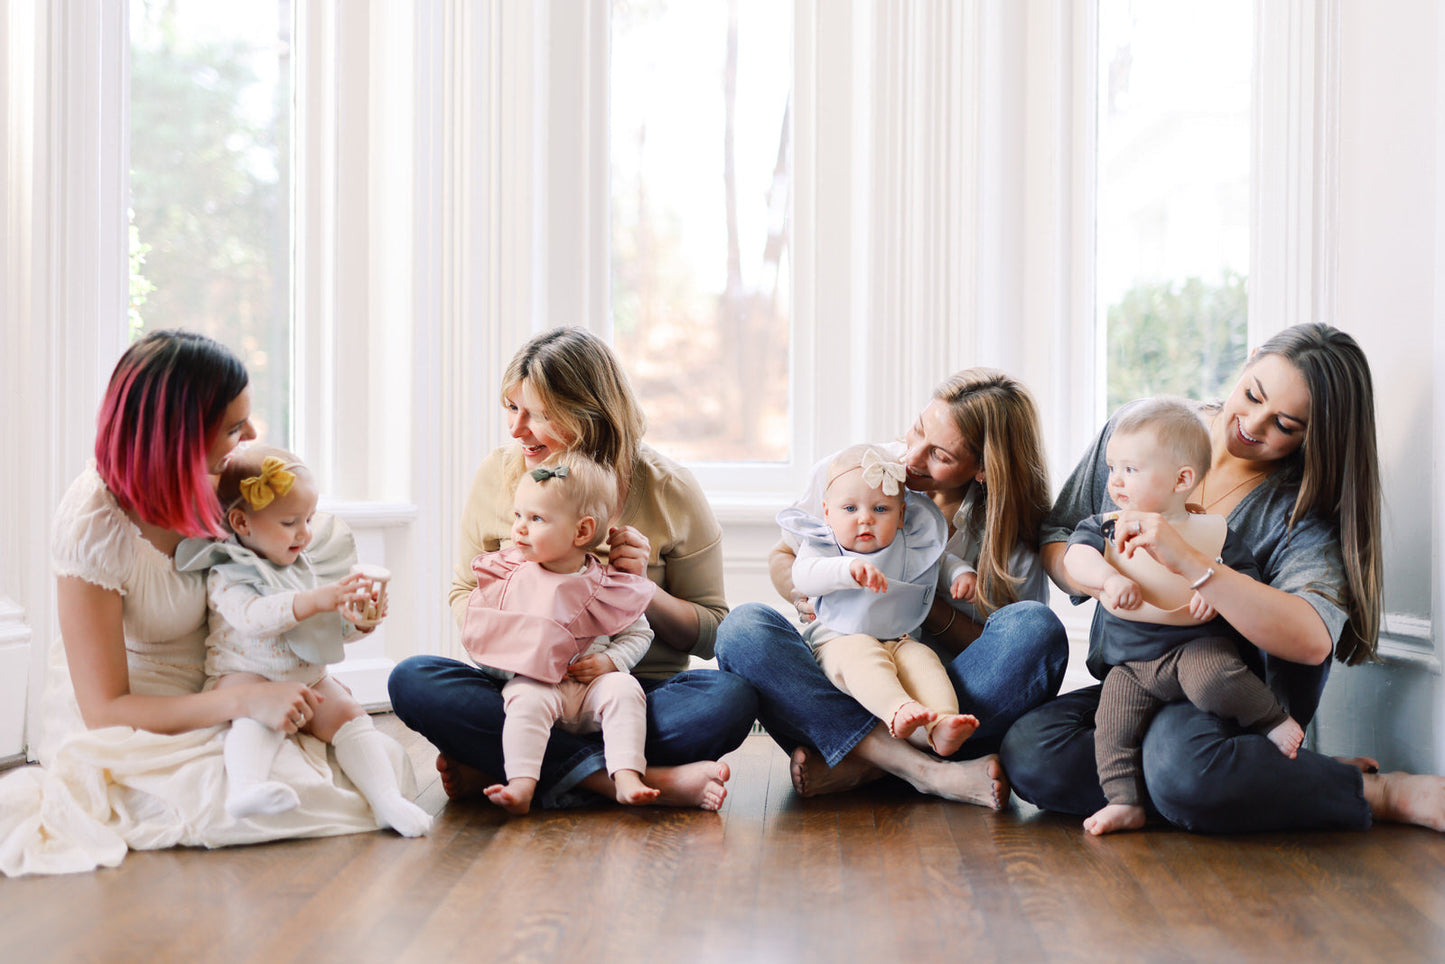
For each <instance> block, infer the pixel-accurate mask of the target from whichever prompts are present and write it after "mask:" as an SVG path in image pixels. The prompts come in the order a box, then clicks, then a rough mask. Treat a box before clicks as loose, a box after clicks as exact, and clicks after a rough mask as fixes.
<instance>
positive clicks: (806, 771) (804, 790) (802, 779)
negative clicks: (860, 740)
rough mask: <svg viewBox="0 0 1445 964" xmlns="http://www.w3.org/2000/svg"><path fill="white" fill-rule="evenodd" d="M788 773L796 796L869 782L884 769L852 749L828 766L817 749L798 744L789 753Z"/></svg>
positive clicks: (812, 794)
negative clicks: (857, 754)
mask: <svg viewBox="0 0 1445 964" xmlns="http://www.w3.org/2000/svg"><path fill="white" fill-rule="evenodd" d="M889 739H892V737H890V738H889ZM788 774H789V775H790V776H791V777H792V778H793V792H794V793H796V794H797V795H798V796H800V797H820V796H822V795H823V794H826V793H841V792H842V791H844V790H852V789H853V788H854V787H861V786H862V785H863V784H865V783H872V782H873V781H874V780H877V779H878V778H879V777H881V776H883V771H882V770H880V769H878V768H877V767H875V766H874V765H873V764H871V763H868V762H867V761H865V760H863V759H861V758H860V757H858V756H856V755H855V754H852V753H850V754H848V755H847V756H845V757H844V758H843V759H841V760H839V761H838V765H837V766H835V767H831V768H830V767H829V766H828V764H827V762H825V761H824V760H823V758H822V756H820V755H819V754H818V751H817V750H814V749H813V748H812V747H807V746H800V747H798V748H797V749H795V750H794V751H793V753H792V757H791V758H790V760H789V765H788Z"/></svg>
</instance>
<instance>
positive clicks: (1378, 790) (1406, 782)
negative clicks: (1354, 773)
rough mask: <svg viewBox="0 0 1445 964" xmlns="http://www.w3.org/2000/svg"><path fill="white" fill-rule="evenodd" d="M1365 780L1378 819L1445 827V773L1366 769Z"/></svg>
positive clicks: (1366, 793)
mask: <svg viewBox="0 0 1445 964" xmlns="http://www.w3.org/2000/svg"><path fill="white" fill-rule="evenodd" d="M1364 780H1365V802H1366V803H1368V804H1369V805H1370V812H1371V813H1372V814H1373V815H1374V817H1375V819H1376V820H1390V821H1393V822H1395V823H1413V824H1416V825H1417V826H1421V827H1429V828H1430V829H1431V830H1438V831H1445V777H1437V776H1430V775H1429V774H1419V773H1405V772H1403V771H1398V770H1397V771H1395V772H1393V773H1366V774H1365V775H1364Z"/></svg>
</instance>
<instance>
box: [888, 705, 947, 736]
mask: <svg viewBox="0 0 1445 964" xmlns="http://www.w3.org/2000/svg"><path fill="white" fill-rule="evenodd" d="M937 717H938V714H937V713H935V712H933V711H932V710H930V709H929V708H928V707H926V706H924V705H923V704H922V703H919V702H917V701H916V700H914V701H910V702H907V703H904V704H903V705H902V706H900V707H899V708H898V709H897V710H896V711H895V712H894V714H893V721H892V722H891V723H889V724H888V732H889V733H890V734H891V735H892V736H894V737H897V738H898V739H900V740H906V739H908V738H909V737H910V736H912V735H913V731H914V730H917V729H918V728H919V727H920V726H925V725H927V724H929V723H932V722H933V721H934V720H935V719H937Z"/></svg>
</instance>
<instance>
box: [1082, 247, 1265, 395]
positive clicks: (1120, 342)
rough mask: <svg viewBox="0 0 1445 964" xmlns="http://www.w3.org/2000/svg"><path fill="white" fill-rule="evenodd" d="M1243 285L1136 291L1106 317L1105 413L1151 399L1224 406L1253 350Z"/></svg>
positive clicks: (1198, 282) (1227, 277)
mask: <svg viewBox="0 0 1445 964" xmlns="http://www.w3.org/2000/svg"><path fill="white" fill-rule="evenodd" d="M1245 308H1246V292H1245V277H1244V275H1241V274H1238V273H1236V272H1233V271H1226V272H1225V274H1224V277H1223V279H1222V280H1221V281H1220V282H1219V283H1218V284H1209V283H1207V282H1205V281H1204V280H1202V279H1200V278H1187V279H1185V280H1184V281H1183V282H1178V281H1162V282H1154V283H1150V284H1141V285H1136V286H1135V287H1133V288H1130V289H1129V290H1128V291H1126V292H1125V293H1124V296H1123V297H1122V298H1120V299H1119V301H1118V302H1117V303H1116V304H1113V305H1110V306H1109V310H1108V315H1107V318H1108V326H1109V327H1108V345H1109V347H1108V360H1107V369H1106V371H1107V372H1108V405H1109V408H1108V410H1109V411H1110V412H1112V411H1114V409H1116V408H1118V407H1119V406H1120V405H1122V404H1124V403H1125V402H1128V401H1131V400H1133V399H1136V398H1142V397H1144V396H1146V395H1160V394H1170V395H1183V396H1184V397H1186V398H1193V399H1198V400H1200V401H1208V400H1210V399H1215V398H1223V397H1224V396H1225V395H1226V394H1227V393H1228V392H1229V389H1230V387H1231V386H1232V385H1233V382H1234V379H1235V378H1236V377H1237V376H1238V375H1239V370H1240V367H1241V366H1242V365H1243V364H1244V360H1245V355H1246V353H1247V350H1248V346H1247V342H1246V338H1247V332H1246V328H1245Z"/></svg>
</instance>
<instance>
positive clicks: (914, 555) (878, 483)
mask: <svg viewBox="0 0 1445 964" xmlns="http://www.w3.org/2000/svg"><path fill="white" fill-rule="evenodd" d="M906 483H907V471H906V470H905V468H904V466H903V464H902V463H901V462H898V461H897V460H895V459H892V458H890V457H889V456H888V454H887V453H886V452H884V451H883V450H881V449H879V448H878V447H877V446H874V445H855V446H852V447H851V448H847V449H844V450H843V451H842V452H840V453H838V455H837V456H835V457H834V459H833V460H832V462H831V463H829V466H828V473H827V480H826V483H825V486H824V490H823V518H822V519H818V518H817V517H815V516H812V515H810V514H809V513H808V512H806V511H805V510H803V509H802V508H799V507H792V508H788V509H784V510H783V511H782V512H780V513H778V524H779V525H780V526H781V527H782V528H783V530H784V532H786V533H788V534H789V535H790V536H792V537H794V538H795V539H796V540H797V555H796V558H795V560H794V562H793V587H794V589H796V590H797V591H798V592H800V593H804V594H805V595H807V596H808V597H810V598H811V599H812V600H813V602H814V607H815V611H816V613H817V619H815V620H814V621H813V622H812V623H809V624H808V625H807V627H805V628H804V630H803V639H804V640H805V641H806V642H807V643H808V645H809V647H810V648H811V649H812V650H813V656H814V658H815V659H817V661H818V665H819V666H821V667H822V669H823V672H824V673H825V674H826V675H827V676H828V679H829V680H831V681H832V683H833V685H834V686H836V687H838V688H839V689H840V690H842V691H843V692H845V693H847V694H848V695H850V696H852V697H853V698H854V699H856V700H857V701H858V702H859V703H860V704H862V705H863V707H864V709H866V710H868V711H869V712H870V713H872V714H873V715H874V716H876V717H878V719H879V720H881V721H882V722H884V723H886V724H888V732H889V733H890V734H892V735H893V736H895V737H897V738H899V739H906V740H908V741H909V742H911V743H914V744H915V745H917V746H919V747H921V748H926V749H930V750H933V751H934V752H935V753H938V754H939V755H941V756H948V755H950V754H952V753H955V752H957V750H958V749H959V747H960V746H961V745H962V744H963V742H964V741H965V740H967V739H968V738H969V737H970V736H971V735H973V731H974V730H975V729H977V728H978V720H977V719H976V718H975V717H973V716H971V715H968V714H961V713H959V712H958V695H957V693H956V692H955V690H954V688H953V683H952V681H951V680H950V679H949V677H948V671H947V670H946V669H944V666H943V663H942V661H940V660H939V658H938V656H937V655H936V654H935V653H934V652H933V650H931V649H929V648H928V647H927V646H925V645H924V644H923V643H921V642H919V641H917V640H915V639H911V638H910V637H909V635H908V634H909V633H910V632H913V631H915V630H916V628H917V627H919V626H920V625H922V623H923V619H924V617H925V616H926V615H927V613H928V610H929V606H930V605H932V602H933V596H934V593H935V591H936V590H937V588H938V584H939V580H940V566H941V563H942V561H943V559H944V544H945V542H946V541H947V539H948V525H947V523H946V522H945V521H944V518H943V513H942V512H940V511H939V509H938V507H937V506H936V505H934V504H933V502H932V501H931V500H930V499H928V498H927V497H925V496H923V495H920V494H919V493H916V492H909V491H908V490H907V487H906ZM944 585H945V586H947V585H948V583H947V582H945V583H944Z"/></svg>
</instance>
